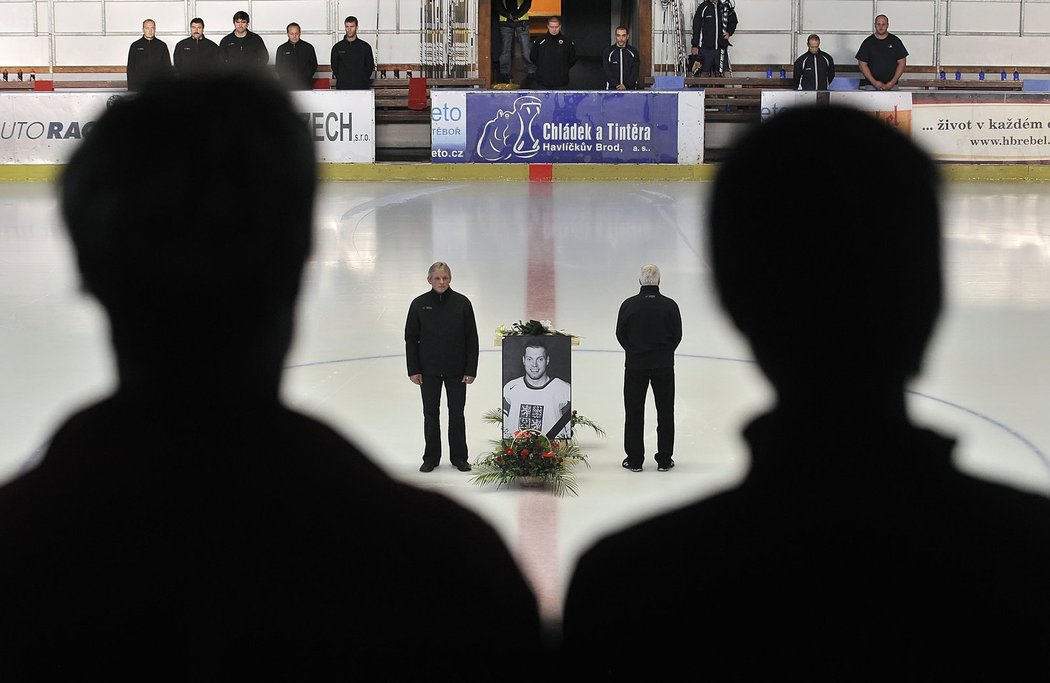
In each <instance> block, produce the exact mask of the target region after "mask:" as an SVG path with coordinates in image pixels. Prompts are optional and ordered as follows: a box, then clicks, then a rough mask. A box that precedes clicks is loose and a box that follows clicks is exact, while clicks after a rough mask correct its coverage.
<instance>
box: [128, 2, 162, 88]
mask: <svg viewBox="0 0 1050 683" xmlns="http://www.w3.org/2000/svg"><path fill="white" fill-rule="evenodd" d="M127 72H128V90H131V91H138V90H142V88H143V86H145V85H146V84H147V83H149V82H150V81H152V80H155V79H164V78H169V77H170V76H171V53H170V52H169V51H168V45H167V43H165V42H164V41H163V40H161V39H160V38H158V37H157V22H155V21H153V20H152V19H146V20H145V21H143V22H142V37H141V38H139V39H138V40H136V41H135V42H134V43H132V44H131V47H130V48H129V49H128V69H127Z"/></svg>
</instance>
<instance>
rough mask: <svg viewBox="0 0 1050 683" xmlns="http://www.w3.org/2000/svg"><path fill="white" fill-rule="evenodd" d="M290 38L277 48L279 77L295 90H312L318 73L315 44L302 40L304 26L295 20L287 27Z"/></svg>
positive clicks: (276, 57) (275, 57) (275, 59)
mask: <svg viewBox="0 0 1050 683" xmlns="http://www.w3.org/2000/svg"><path fill="white" fill-rule="evenodd" d="M286 30H287V33H288V40H287V41H286V42H285V43H284V44H283V45H281V46H280V47H279V48H277V52H276V54H275V56H274V61H275V62H276V68H277V77H278V78H279V79H281V82H282V83H284V84H285V85H286V86H287V87H289V88H291V89H293V90H310V89H311V88H313V85H314V74H315V73H317V53H316V52H314V46H313V45H311V44H310V43H308V42H306V41H305V40H302V39H301V38H300V35H301V34H302V28H301V27H300V26H299V24H297V23H295V22H294V21H293V22H292V23H290V24H288V27H287V29H286Z"/></svg>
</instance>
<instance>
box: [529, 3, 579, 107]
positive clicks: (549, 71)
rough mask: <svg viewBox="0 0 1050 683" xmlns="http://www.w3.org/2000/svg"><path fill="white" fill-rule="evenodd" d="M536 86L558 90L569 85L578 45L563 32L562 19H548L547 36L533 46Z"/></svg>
mask: <svg viewBox="0 0 1050 683" xmlns="http://www.w3.org/2000/svg"><path fill="white" fill-rule="evenodd" d="M531 59H532V63H533V64H534V65H535V66H536V85H538V86H540V87H541V88H546V89H548V90H557V89H558V88H564V87H566V86H567V85H569V69H571V68H572V65H573V64H575V63H576V44H575V43H573V42H572V41H571V40H570V39H569V37H568V36H566V35H565V34H564V33H562V32H561V17H550V18H549V19H547V35H545V36H543V37H542V38H540V39H539V40H537V41H536V42H534V43H533V44H532V54H531Z"/></svg>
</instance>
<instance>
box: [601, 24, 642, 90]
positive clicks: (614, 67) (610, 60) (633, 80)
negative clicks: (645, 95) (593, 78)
mask: <svg viewBox="0 0 1050 683" xmlns="http://www.w3.org/2000/svg"><path fill="white" fill-rule="evenodd" d="M629 38H630V34H629V33H628V31H627V27H626V26H617V27H616V42H615V43H614V44H613V45H610V46H609V47H607V48H605V52H604V53H603V54H602V71H603V72H605V89H606V90H637V89H638V65H639V61H640V60H639V58H638V50H637V49H635V48H634V47H633V46H631V45H628V44H627V40H628V39H629Z"/></svg>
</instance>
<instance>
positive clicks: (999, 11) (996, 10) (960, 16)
mask: <svg viewBox="0 0 1050 683" xmlns="http://www.w3.org/2000/svg"><path fill="white" fill-rule="evenodd" d="M1020 22H1021V5H1020V3H1018V2H989V0H982V1H981V2H959V1H958V0H956V1H955V2H953V3H952V24H951V30H952V33H955V32H956V31H1004V32H1008V33H1018V32H1019V30H1020V26H1021V23H1020Z"/></svg>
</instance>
